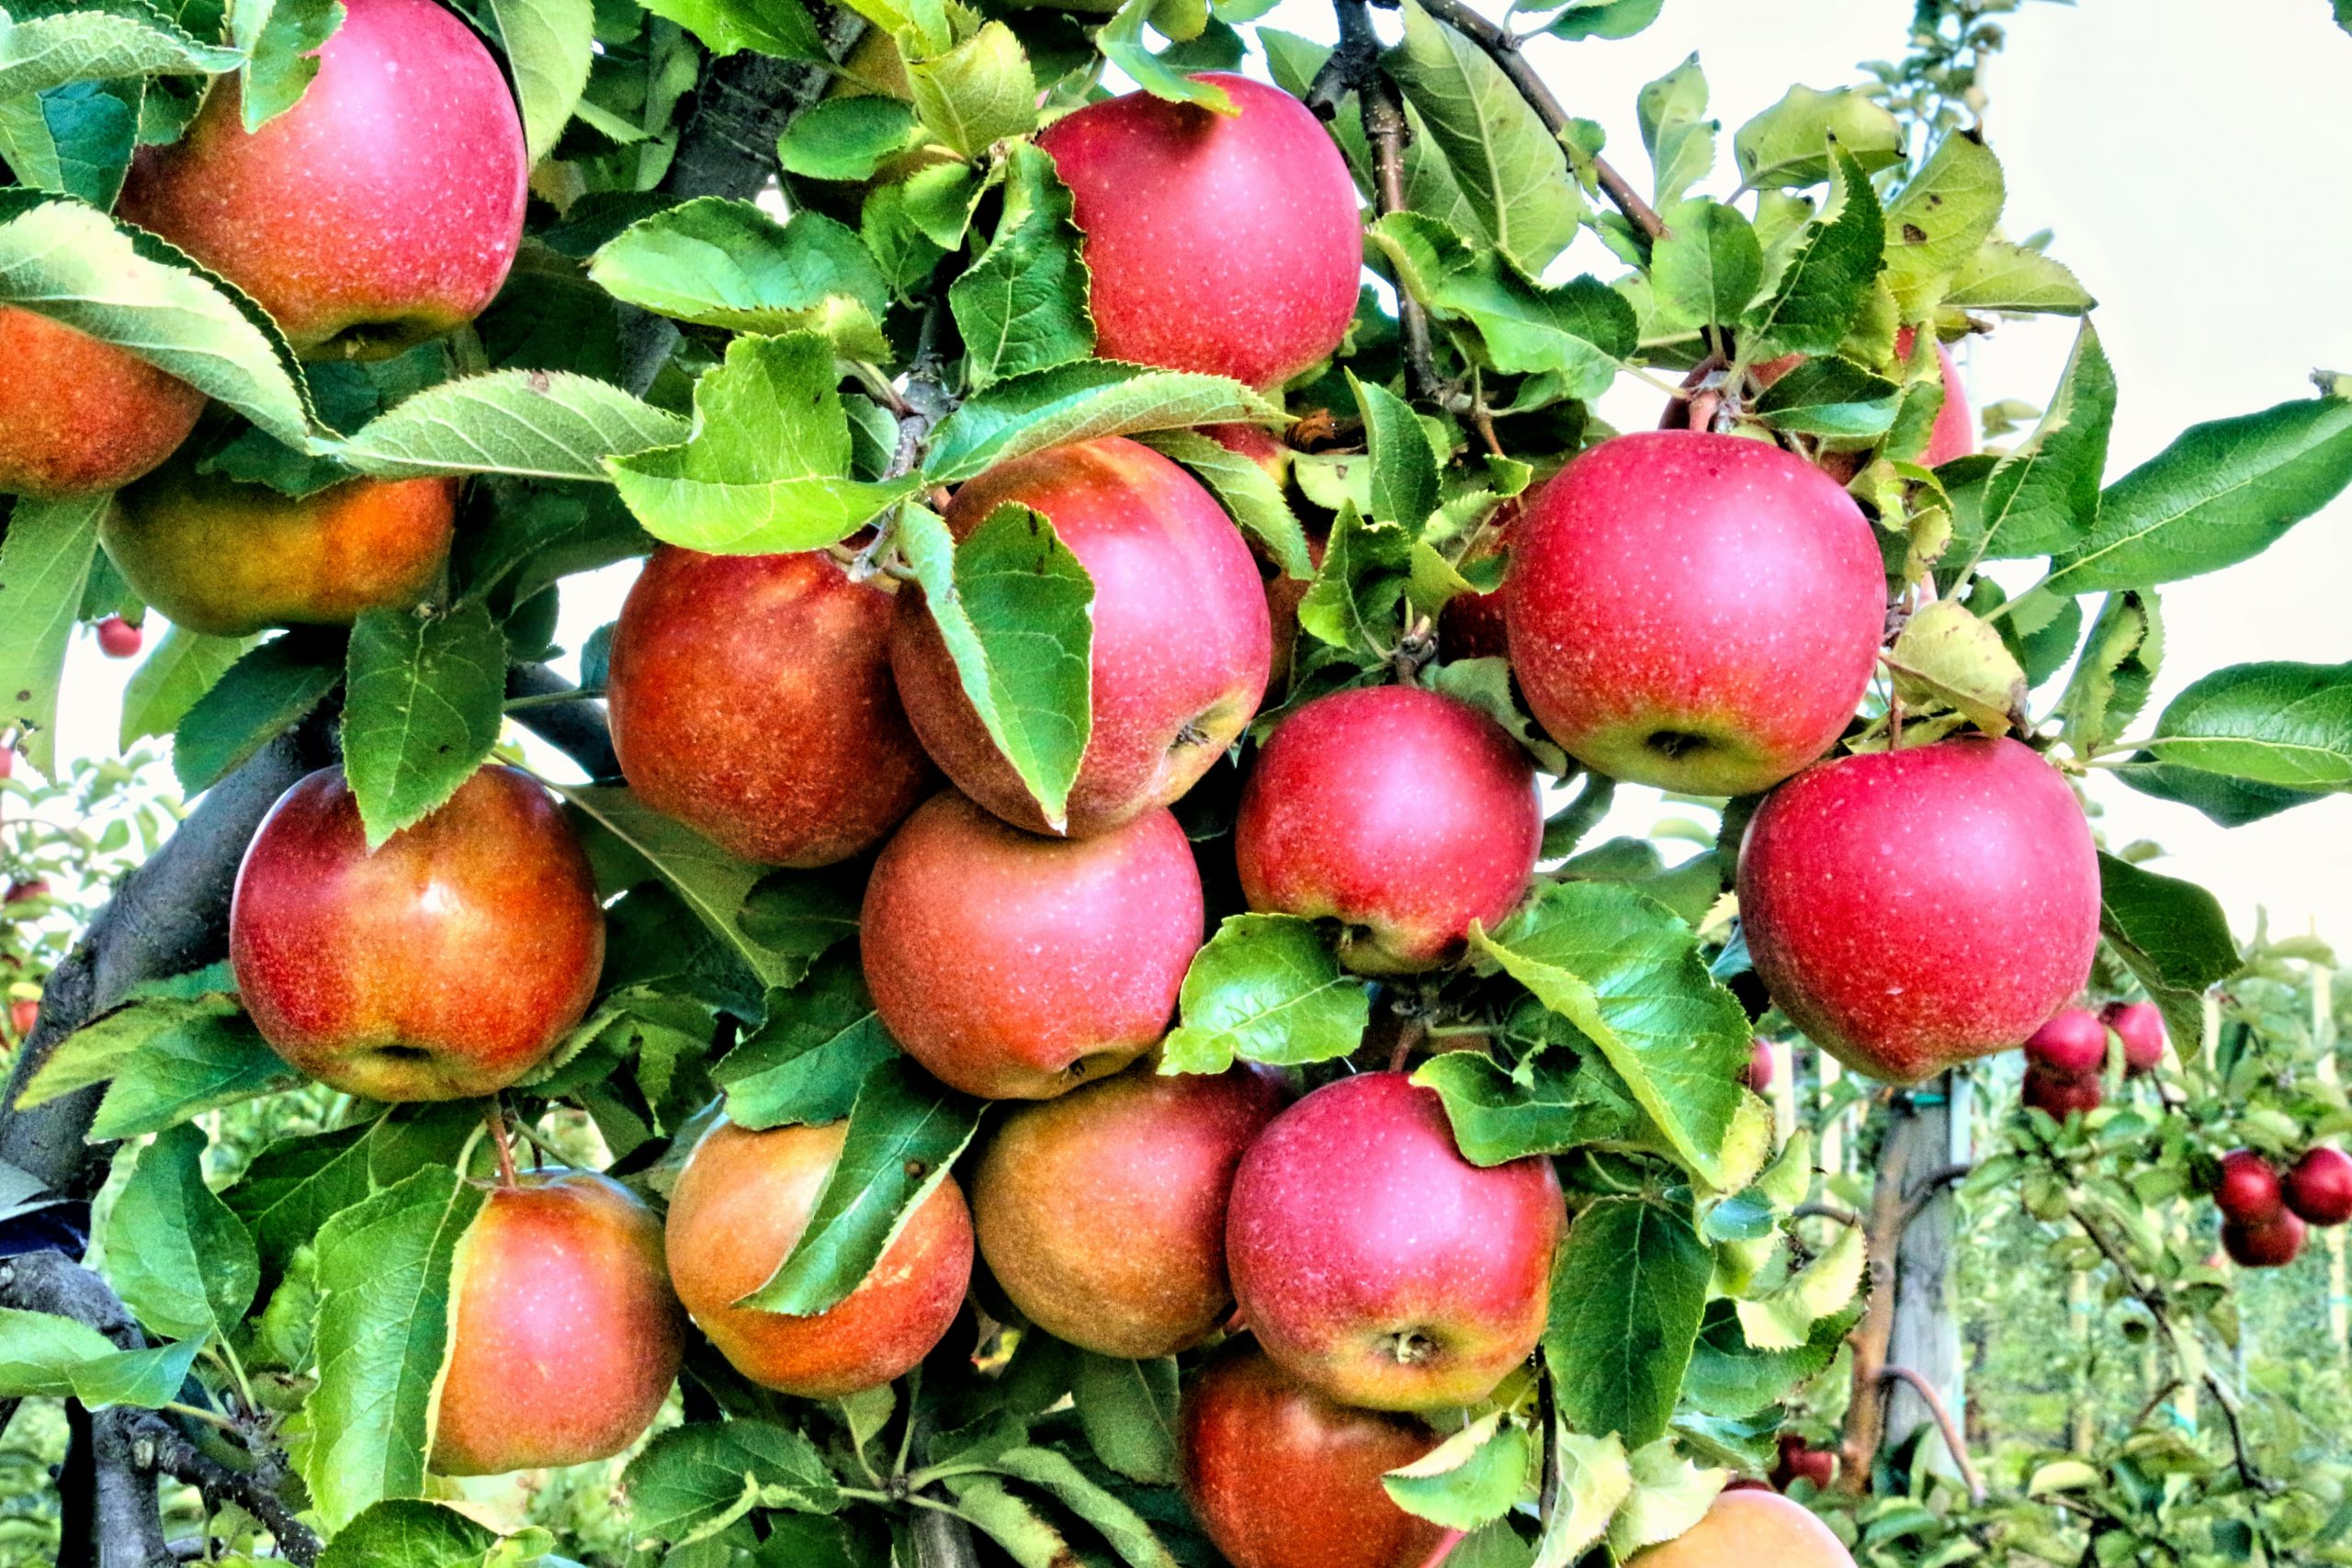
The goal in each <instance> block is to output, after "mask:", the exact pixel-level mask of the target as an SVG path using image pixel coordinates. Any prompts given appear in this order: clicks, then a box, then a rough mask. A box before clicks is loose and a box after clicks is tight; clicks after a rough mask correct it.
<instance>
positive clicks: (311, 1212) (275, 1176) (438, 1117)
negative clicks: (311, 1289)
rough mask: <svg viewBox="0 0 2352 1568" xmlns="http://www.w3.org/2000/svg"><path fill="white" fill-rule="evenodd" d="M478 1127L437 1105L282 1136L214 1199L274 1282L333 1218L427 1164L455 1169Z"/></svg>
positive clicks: (451, 1104) (460, 1108) (460, 1110)
mask: <svg viewBox="0 0 2352 1568" xmlns="http://www.w3.org/2000/svg"><path fill="white" fill-rule="evenodd" d="M480 1125H481V1114H480V1110H479V1108H478V1107H476V1106H472V1105H469V1104H466V1103H464V1102H462V1101H442V1102H438V1103H428V1104H422V1105H397V1106H394V1107H393V1108H392V1109H391V1110H390V1111H386V1112H385V1113H384V1114H383V1115H381V1116H379V1117H377V1118H376V1119H375V1120H374V1121H372V1122H361V1123H359V1124H358V1125H356V1126H352V1127H338V1128H336V1129H335V1130H334V1131H333V1132H327V1133H313V1134H308V1135H306V1136H302V1137H293V1138H280V1139H277V1141H276V1142H274V1143H272V1144H271V1145H269V1146H268V1147H267V1148H266V1149H264V1150H262V1151H261V1153H260V1154H258V1155H256V1156H254V1162H253V1164H251V1165H249V1166H247V1167H246V1168H245V1172H244V1174H243V1176H241V1177H239V1178H238V1179H237V1180H236V1182H235V1184H234V1185H232V1186H231V1187H230V1188H229V1189H228V1190H225V1191H223V1192H222V1193H221V1194H220V1200H221V1201H222V1202H224V1203H226V1204H227V1205H228V1206H229V1208H230V1210H231V1211H232V1213H235V1214H236V1215H237V1217H238V1218H239V1219H241V1220H243V1222H244V1223H245V1225H246V1226H247V1228H248V1229H249V1231H250V1232H251V1234H252V1235H253V1238H254V1244H255V1247H256V1248H257V1251H258V1257H259V1259H260V1263H261V1268H262V1269H263V1271H264V1273H266V1275H268V1276H269V1277H271V1278H273V1279H274V1278H276V1277H277V1275H279V1274H281V1273H283V1272H285V1270H286V1269H287V1267H288V1264H289V1263H290V1262H291V1261H292V1259H293V1257H294V1254H295V1251H296V1250H297V1249H298V1248H300V1247H304V1246H307V1245H308V1244H309V1243H310V1241H311V1238H312V1237H313V1236H315V1235H318V1233H319V1228H320V1227H321V1226H322V1225H323V1224H326V1223H327V1221H328V1220H330V1219H332V1218H334V1216H335V1215H336V1214H338V1213H342V1212H343V1211H344V1210H345V1209H348V1208H350V1207H352V1206H353V1205H354V1204H356V1203H358V1202H360V1201H362V1200H364V1199H366V1198H367V1197H368V1195H369V1194H370V1193H373V1192H375V1191H377V1190H380V1189H382V1188H386V1187H390V1186H392V1185H394V1184H395V1183H398V1182H401V1181H404V1180H406V1179H408V1178H409V1177H411V1176H413V1175H415V1174H416V1173H417V1172H418V1171H420V1170H422V1169H424V1168H425V1167H426V1166H432V1165H454V1164H455V1163H456V1162H457V1157H458V1150H459V1149H460V1148H462V1147H463V1146H464V1145H465V1142H466V1139H467V1137H468V1136H469V1134H471V1133H472V1132H473V1130H474V1129H475V1128H477V1127H479V1126H480Z"/></svg>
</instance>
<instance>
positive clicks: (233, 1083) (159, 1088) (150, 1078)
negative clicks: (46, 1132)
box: [17, 970, 300, 1143]
mask: <svg viewBox="0 0 2352 1568" xmlns="http://www.w3.org/2000/svg"><path fill="white" fill-rule="evenodd" d="M200 983H202V984H204V985H206V986H208V987H209V986H212V985H215V984H217V985H218V986H219V987H220V988H218V989H206V990H203V991H201V992H199V993H197V994H192V995H184V996H159V997H149V998H140V999H135V1000H133V1001H131V1002H130V1003H128V1004H127V1005H125V1006H123V1007H119V1008H117V1009H115V1010H113V1011H111V1012H108V1013H106V1014H104V1015H103V1016H101V1017H99V1018H97V1019H96V1020H93V1021H91V1022H89V1023H86V1024H85V1025H83V1026H82V1027H81V1028H80V1029H77V1030H75V1031H74V1032H73V1033H72V1034H70V1035H68V1036H66V1038H65V1039H64V1040H63V1041H62V1042H61V1043H59V1045H58V1047H57V1049H56V1051H55V1052H54V1053H52V1054H51V1056H50V1058H49V1059H48V1060H47V1061H46V1062H43V1063H42V1064H41V1066H40V1071H39V1072H37V1073H35V1074H34V1075H33V1077H32V1081H31V1082H29V1083H28V1084H27V1085H26V1086H25V1088H24V1089H23V1091H22V1092H21V1093H20V1094H19V1095H18V1097H17V1106H18V1108H19V1109H23V1108H27V1107H30V1106H35V1105H40V1104H42V1103H44V1102H46V1101H48V1100H54V1099H56V1098H57V1097H58V1096H60V1095H63V1094H71V1093H73V1092H74V1090H75V1089H87V1088H89V1087H90V1086H91V1085H93V1084H100V1083H103V1084H106V1085H107V1092H106V1098H105V1099H104V1100H101V1101H100V1102H99V1105H98V1113H97V1117H96V1120H95V1121H94V1122H92V1124H91V1127H90V1133H89V1139H90V1141H91V1142H93V1143H98V1142H105V1141H109V1140H112V1139H116V1138H127V1137H135V1136H137V1135H138V1134H141V1133H153V1132H160V1131H161V1130H162V1129H164V1128H165V1127H168V1126H171V1125H172V1124H174V1123H175V1122H182V1121H185V1120H186V1119H187V1118H188V1117H190V1116H194V1115H197V1114H198V1113H199V1112H201V1111H210V1110H213V1109H215V1108H217V1107H219V1106H222V1105H230V1104H233V1103H235V1102H236V1101H238V1100H250V1099H252V1098H254V1096H255V1095H259V1094H267V1093H271V1092H274V1091H276V1090H277V1089H290V1088H292V1087H293V1086H294V1085H295V1084H296V1083H298V1082H300V1077H299V1075H297V1074H296V1073H295V1072H294V1070H293V1069H292V1068H290V1067H288V1066H287V1065H286V1064H285V1063H284V1062H282V1061H280V1060H279V1059H278V1057H277V1053H276V1052H274V1051H272V1050H271V1049H270V1048H269V1047H268V1046H267V1045H266V1044H265V1043H263V1042H262V1038H261V1036H260V1034H259V1033H257V1032H255V1031H254V1027H253V1024H252V1022H251V1021H249V1020H248V1019H246V1017H245V1016H244V1014H243V1010H241V1009H240V1008H239V1007H238V1005H237V998H236V997H235V995H234V994H233V993H232V992H231V991H229V990H228V989H227V974H226V971H225V970H223V971H220V972H219V973H218V974H217V975H216V974H214V973H213V972H210V971H208V972H206V973H205V974H204V975H203V976H201V977H200Z"/></svg>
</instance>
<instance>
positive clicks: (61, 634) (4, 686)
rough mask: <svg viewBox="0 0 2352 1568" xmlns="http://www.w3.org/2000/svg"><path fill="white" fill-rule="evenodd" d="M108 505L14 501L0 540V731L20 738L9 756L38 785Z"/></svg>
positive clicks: (46, 773) (51, 763)
mask: <svg viewBox="0 0 2352 1568" xmlns="http://www.w3.org/2000/svg"><path fill="white" fill-rule="evenodd" d="M112 504H113V498H112V497H111V496H105V495H96V496H85V497H82V498H80V499H78V500H74V501H37V500H34V499H32V498H30V497H25V498H21V499H19V500H18V501H17V504H16V509H15V511H14V512H12V513H10V514H9V517H8V526H7V531H6V533H5V534H0V727H11V726H13V727H15V728H19V729H20V730H21V731H22V732H23V734H22V738H21V739H19V740H18V742H17V749H18V750H22V751H23V752H24V754H25V759H26V761H29V762H31V763H32V765H33V766H34V767H35V768H37V769H39V770H40V773H41V776H42V777H44V778H50V777H54V776H55V775H56V773H57V684H58V682H59V681H60V680H61V679H62V677H63V675H64V673H65V650H66V649H67V647H68V646H69V645H70V644H71V643H72V641H73V639H74V617H75V616H77V615H79V614H80V613H81V609H82V595H83V591H84V589H85V587H86V586H87V584H88V582H89V581H90V568H91V566H92V565H93V564H94V563H95V562H96V559H97V556H98V519H99V518H100V517H102V516H103V515H105V513H106V510H107V507H108V506H110V505H112Z"/></svg>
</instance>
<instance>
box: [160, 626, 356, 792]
mask: <svg viewBox="0 0 2352 1568" xmlns="http://www.w3.org/2000/svg"><path fill="white" fill-rule="evenodd" d="M340 653H341V650H340V649H335V648H334V646H333V645H332V644H329V645H327V646H324V647H322V646H321V645H320V644H319V643H317V642H315V641H313V640H311V638H308V637H299V636H297V637H277V638H276V639H274V640H272V641H269V642H266V643H263V644H261V645H260V646H259V647H257V648H254V649H250V650H248V651H247V652H246V653H245V654H244V655H243V657H241V658H240V659H239V660H237V661H236V662H235V663H234V664H232V665H231V666H229V668H228V670H227V671H225V672H223V673H222V675H221V676H220V679H219V680H218V681H216V682H213V683H212V687H211V689H210V690H209V691H208V692H206V693H205V694H203V695H202V696H200V697H198V698H197V699H196V701H195V702H194V703H193V704H191V705H189V707H188V710H187V713H186V714H184V715H183V716H181V718H180V722H179V728H177V729H175V731H174V732H173V736H172V772H173V773H174V774H175V775H176V776H177V777H178V779H179V782H180V787H181V788H182V789H184V790H186V791H187V792H188V793H189V794H190V795H194V794H196V793H197V792H198V791H199V790H205V789H209V788H211V787H212V785H214V784H218V783H220V780H222V779H224V778H226V777H228V776H229V774H231V773H234V772H235V771H236V770H237V769H239V768H241V767H243V766H244V764H245V762H246V761H248V760H249V759H251V758H252V756H253V755H254V753H255V752H256V751H259V750H261V749H262V748H263V747H265V746H266V745H268V744H269V743H270V742H271V741H272V740H274V739H277V737H278V736H279V735H281V734H283V733H284V732H285V731H286V730H287V729H288V728H291V727H292V726H294V725H295V724H296V723H298V722H300V720H301V718H302V717H303V716H304V715H306V714H308V713H309V712H310V711H311V709H313V708H315V707H317V706H318V705H319V704H320V703H322V702H323V701H324V700H325V699H326V694H328V693H329V692H331V691H333V690H334V688H335V685H336V683H337V682H340V681H341V680H342V679H343V671H344V661H343V660H342V658H341V657H340Z"/></svg>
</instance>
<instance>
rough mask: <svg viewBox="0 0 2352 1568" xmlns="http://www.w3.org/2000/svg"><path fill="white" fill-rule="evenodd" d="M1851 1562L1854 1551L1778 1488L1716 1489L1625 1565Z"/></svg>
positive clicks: (1780, 1567)
mask: <svg viewBox="0 0 2352 1568" xmlns="http://www.w3.org/2000/svg"><path fill="white" fill-rule="evenodd" d="M1767 1565H1769V1568H1854V1556H1853V1553H1851V1552H1849V1551H1847V1550H1846V1546H1845V1543H1844V1542H1842V1541H1840V1540H1838V1537H1837V1536H1836V1535H1835V1534H1834V1533H1832V1531H1831V1530H1830V1529H1829V1527H1828V1526H1827V1525H1826V1524H1823V1523H1822V1522H1821V1521H1820V1520H1819V1519H1818V1518H1816V1517H1814V1514H1813V1511H1812V1510H1811V1509H1809V1508H1807V1507H1806V1506H1804V1504H1802V1503H1797V1502H1792V1501H1791V1500H1790V1499H1789V1498H1786V1497H1783V1496H1781V1495H1780V1494H1779V1493H1777V1492H1757V1491H1752V1490H1747V1489H1742V1490H1740V1491H1736V1492H1734V1491H1729V1490H1725V1491H1724V1492H1721V1493H1718V1494H1717V1495H1716V1496H1715V1500H1714V1501H1713V1502H1712V1503H1710V1504H1708V1505H1707V1511H1706V1512H1705V1513H1703V1514H1702V1515H1700V1516H1699V1522H1698V1523H1697V1524H1695V1525H1692V1526H1691V1528H1690V1529H1687V1530H1685V1531H1683V1532H1682V1533H1681V1534H1680V1535H1679V1536H1676V1537H1675V1538H1674V1539H1673V1540H1669V1541H1665V1542H1662V1543H1661V1544H1659V1545H1657V1546H1653V1547H1651V1548H1649V1549H1648V1550H1647V1551H1638V1552H1635V1553H1634V1556H1633V1557H1632V1558H1631V1559H1629V1560H1628V1562H1627V1563H1626V1568H1767Z"/></svg>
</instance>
